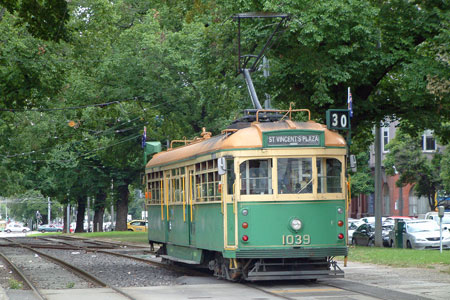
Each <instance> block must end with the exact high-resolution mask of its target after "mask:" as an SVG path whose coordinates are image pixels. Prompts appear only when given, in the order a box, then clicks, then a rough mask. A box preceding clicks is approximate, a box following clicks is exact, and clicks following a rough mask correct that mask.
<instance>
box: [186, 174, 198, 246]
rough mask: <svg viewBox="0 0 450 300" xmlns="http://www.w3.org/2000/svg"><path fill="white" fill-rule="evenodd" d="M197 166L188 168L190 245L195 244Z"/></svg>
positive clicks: (187, 212)
mask: <svg viewBox="0 0 450 300" xmlns="http://www.w3.org/2000/svg"><path fill="white" fill-rule="evenodd" d="M194 170H195V167H194V166H191V167H187V168H186V188H185V194H186V205H185V215H186V223H185V224H186V228H187V232H186V234H187V236H188V240H189V245H195V218H194V216H195V214H194V209H195V206H194V202H195V195H196V190H195V174H194V173H195V172H194Z"/></svg>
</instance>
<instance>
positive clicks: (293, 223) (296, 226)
mask: <svg viewBox="0 0 450 300" xmlns="http://www.w3.org/2000/svg"><path fill="white" fill-rule="evenodd" d="M291 228H292V229H293V230H295V231H298V230H300V228H302V221H300V220H299V219H297V218H295V219H292V220H291Z"/></svg>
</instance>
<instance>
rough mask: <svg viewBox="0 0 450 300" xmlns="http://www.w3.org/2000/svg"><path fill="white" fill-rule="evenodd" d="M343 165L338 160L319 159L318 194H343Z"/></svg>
mask: <svg viewBox="0 0 450 300" xmlns="http://www.w3.org/2000/svg"><path fill="white" fill-rule="evenodd" d="M341 173H342V164H341V162H340V161H339V160H337V159H336V158H317V175H318V179H319V184H318V185H317V192H318V193H342V181H341Z"/></svg>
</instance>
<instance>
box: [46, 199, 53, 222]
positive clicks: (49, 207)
mask: <svg viewBox="0 0 450 300" xmlns="http://www.w3.org/2000/svg"><path fill="white" fill-rule="evenodd" d="M47 199H48V224H49V225H50V224H51V223H52V221H51V220H52V216H51V213H52V205H51V203H50V197H48V198H47Z"/></svg>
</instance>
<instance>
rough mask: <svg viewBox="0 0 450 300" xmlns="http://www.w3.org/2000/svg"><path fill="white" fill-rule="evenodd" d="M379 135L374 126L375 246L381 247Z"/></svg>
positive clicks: (378, 128) (378, 130)
mask: <svg viewBox="0 0 450 300" xmlns="http://www.w3.org/2000/svg"><path fill="white" fill-rule="evenodd" d="M381 217H382V212H381V133H380V123H377V125H376V126H375V246H377V247H382V246H383V239H382V236H381V231H382V224H381V222H382V221H381Z"/></svg>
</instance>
